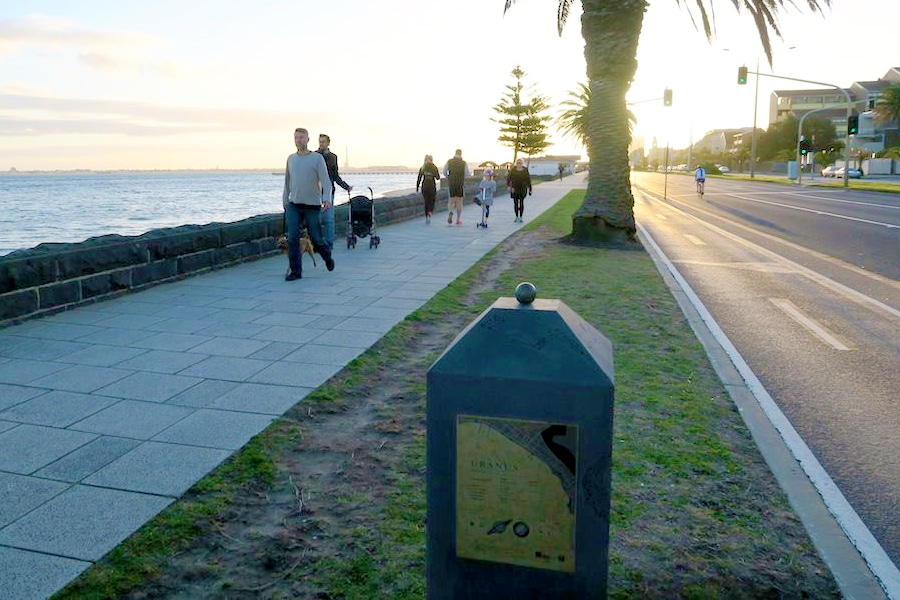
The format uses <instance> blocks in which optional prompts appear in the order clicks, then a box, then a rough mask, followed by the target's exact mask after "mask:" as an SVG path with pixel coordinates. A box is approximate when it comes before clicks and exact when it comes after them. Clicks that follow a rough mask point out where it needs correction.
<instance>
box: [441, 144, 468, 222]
mask: <svg viewBox="0 0 900 600" xmlns="http://www.w3.org/2000/svg"><path fill="white" fill-rule="evenodd" d="M444 176H445V177H447V183H449V184H450V197H449V198H448V199H447V225H453V211H454V210H455V211H456V224H457V225H462V207H463V187H464V186H465V182H466V177H468V176H469V165H468V164H467V163H466V161H464V160H463V157H462V150H457V151H456V152H455V153H454V155H453V158H451V159H450V160H448V161H447V164H446V165H444Z"/></svg>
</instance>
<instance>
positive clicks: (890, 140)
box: [769, 67, 900, 152]
mask: <svg viewBox="0 0 900 600" xmlns="http://www.w3.org/2000/svg"><path fill="white" fill-rule="evenodd" d="M898 83H900V67H892V68H891V69H889V70H888V71H887V73H885V75H884V76H883V77H882V78H880V79H878V80H876V81H857V82H854V83H853V84H852V85H851V86H850V87H849V88H845V89H844V91H846V92H847V93H848V94H849V95H850V99H851V101H852V102H853V103H854V105H853V109H854V113H857V114H859V133H858V134H857V135H855V136H853V139H852V140H851V141H850V146H851V148H865V149H866V150H869V151H872V152H880V151H881V150H884V149H885V148H889V147H892V146H900V129H898V123H887V124H884V125H878V124H876V123H875V120H874V119H873V114H872V108H874V107H875V102H876V101H877V100H878V96H879V95H880V94H881V91H882V90H883V89H884V88H885V87H887V86H889V85H894V84H898ZM821 109H825V110H821ZM811 110H817V111H818V112H817V114H818V115H821V116H823V117H825V118H828V119H830V120H831V121H832V123H834V127H835V131H836V132H837V134H838V137H839V138H841V139H843V137H844V135H845V134H846V132H847V99H846V96H845V95H844V93H843V92H842V91H840V90H838V89H828V88H824V89H823V88H818V89H805V90H776V91H774V92H772V96H771V98H770V100H769V125H770V126H771V125H773V124H774V123H779V122H781V121H783V120H784V119H786V118H787V117H788V116H789V115H793V116H794V117H796V118H798V119H799V118H800V117H801V116H803V115H804V114H806V113H807V112H809V111H811Z"/></svg>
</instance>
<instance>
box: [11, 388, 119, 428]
mask: <svg viewBox="0 0 900 600" xmlns="http://www.w3.org/2000/svg"><path fill="white" fill-rule="evenodd" d="M116 402H117V400H115V399H114V398H106V397H103V396H92V395H90V394H81V393H78V392H66V391H56V390H54V391H50V392H47V393H46V394H43V395H41V396H38V397H36V398H32V399H31V400H27V401H25V402H22V403H21V404H17V405H15V406H13V407H12V408H9V409H7V410H5V411H3V412H0V419H4V420H6V421H16V422H19V423H29V424H31V425H46V426H47V427H60V428H65V427H68V426H69V425H71V424H72V423H75V422H77V421H80V420H82V419H84V418H86V417H89V416H90V415H92V414H94V413H96V412H98V411H101V410H103V409H104V408H107V407H108V406H111V405H112V404H115V403H116Z"/></svg>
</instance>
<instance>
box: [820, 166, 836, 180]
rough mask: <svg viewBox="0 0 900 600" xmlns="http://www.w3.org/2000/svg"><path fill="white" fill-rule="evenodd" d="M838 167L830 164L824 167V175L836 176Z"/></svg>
mask: <svg viewBox="0 0 900 600" xmlns="http://www.w3.org/2000/svg"><path fill="white" fill-rule="evenodd" d="M837 170H838V168H837V167H836V166H834V165H828V166H827V167H825V168H824V169H822V177H834V174H835V172H836V171H837Z"/></svg>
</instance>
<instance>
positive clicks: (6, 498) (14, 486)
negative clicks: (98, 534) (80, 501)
mask: <svg viewBox="0 0 900 600" xmlns="http://www.w3.org/2000/svg"><path fill="white" fill-rule="evenodd" d="M68 487H69V486H68V485H67V484H65V483H60V482H57V481H47V480H46V479H39V478H37V477H26V476H25V475H15V474H13V473H0V498H2V499H3V501H2V502H0V529H2V528H3V527H6V526H7V525H9V524H10V523H12V522H13V521H15V520H16V519H18V518H19V517H21V516H22V515H25V514H27V513H28V512H29V511H30V510H32V509H34V508H36V507H38V506H40V505H41V504H43V503H45V502H47V501H48V500H49V499H50V498H52V497H54V496H56V495H58V494H61V493H62V492H64V491H65V490H66V489H67V488H68Z"/></svg>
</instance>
